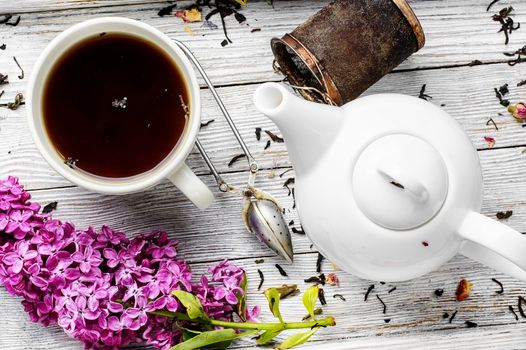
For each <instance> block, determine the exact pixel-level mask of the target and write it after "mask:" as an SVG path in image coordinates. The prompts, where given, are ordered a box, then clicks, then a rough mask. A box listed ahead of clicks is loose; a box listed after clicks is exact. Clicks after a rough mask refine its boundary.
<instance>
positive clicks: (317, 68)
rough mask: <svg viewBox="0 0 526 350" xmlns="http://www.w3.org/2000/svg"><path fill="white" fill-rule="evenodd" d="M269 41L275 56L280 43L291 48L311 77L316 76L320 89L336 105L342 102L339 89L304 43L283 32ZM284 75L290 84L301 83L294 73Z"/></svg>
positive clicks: (311, 98)
mask: <svg viewBox="0 0 526 350" xmlns="http://www.w3.org/2000/svg"><path fill="white" fill-rule="evenodd" d="M270 43H271V46H272V51H273V52H274V55H275V56H278V55H279V54H278V52H277V51H278V50H279V49H280V48H279V46H281V45H284V46H286V47H288V48H289V49H291V50H292V51H293V52H294V53H295V54H296V56H298V57H299V58H300V59H301V61H302V62H303V63H304V64H305V66H306V67H307V68H308V69H309V71H310V72H311V73H312V75H313V77H315V78H316V80H317V81H318V83H319V84H320V86H321V87H322V89H324V90H325V91H324V92H325V93H326V94H327V95H328V96H329V98H330V99H331V100H332V101H333V102H334V103H336V104H338V105H340V104H341V103H342V97H341V95H340V91H339V90H338V88H337V87H336V85H335V84H334V80H333V79H332V78H331V76H330V74H329V73H328V72H327V71H326V70H325V68H324V67H323V66H322V65H321V64H320V62H319V61H318V59H317V58H316V56H314V55H313V54H312V52H310V51H309V49H307V48H306V47H305V45H303V44H302V43H301V42H300V41H299V40H298V39H296V38H295V37H294V36H292V35H291V34H285V35H284V36H283V37H282V38H281V39H278V38H272V40H271V42H270ZM281 49H283V48H281ZM283 68H284V69H285V70H287V69H288V68H287V67H283ZM286 73H288V72H286ZM286 75H287V76H288V77H289V79H290V80H291V83H292V84H294V85H299V86H301V85H302V82H300V81H298V80H297V79H296V77H295V75H294V74H286ZM300 92H301V94H302V95H303V96H304V97H308V98H309V100H313V97H312V95H311V94H310V93H308V92H307V91H303V90H300Z"/></svg>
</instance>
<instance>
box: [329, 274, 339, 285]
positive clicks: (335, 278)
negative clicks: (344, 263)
mask: <svg viewBox="0 0 526 350" xmlns="http://www.w3.org/2000/svg"><path fill="white" fill-rule="evenodd" d="M326 282H327V284H329V285H331V286H340V279H339V278H338V276H336V274H335V273H334V272H331V273H329V274H328V275H327V279H326Z"/></svg>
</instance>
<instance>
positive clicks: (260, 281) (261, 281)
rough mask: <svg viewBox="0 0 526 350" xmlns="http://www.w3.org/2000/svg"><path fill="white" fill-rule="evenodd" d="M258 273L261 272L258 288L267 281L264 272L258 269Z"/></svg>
mask: <svg viewBox="0 0 526 350" xmlns="http://www.w3.org/2000/svg"><path fill="white" fill-rule="evenodd" d="M258 274H259V286H258V290H260V289H261V287H262V286H263V282H265V276H264V275H263V272H262V271H261V270H260V269H258Z"/></svg>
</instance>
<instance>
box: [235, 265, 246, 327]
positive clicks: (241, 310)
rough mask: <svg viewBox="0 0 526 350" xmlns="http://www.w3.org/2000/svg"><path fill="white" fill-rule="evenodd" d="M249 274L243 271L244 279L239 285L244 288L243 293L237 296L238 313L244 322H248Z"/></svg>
mask: <svg viewBox="0 0 526 350" xmlns="http://www.w3.org/2000/svg"><path fill="white" fill-rule="evenodd" d="M247 285H248V281H247V274H246V273H245V272H244V273H243V280H242V281H241V284H240V285H239V286H240V287H241V289H243V294H241V295H238V297H237V314H238V315H239V318H241V320H242V321H243V322H246V320H247Z"/></svg>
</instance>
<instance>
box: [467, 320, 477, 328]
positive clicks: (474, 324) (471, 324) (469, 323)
mask: <svg viewBox="0 0 526 350" xmlns="http://www.w3.org/2000/svg"><path fill="white" fill-rule="evenodd" d="M466 327H468V328H475V327H478V324H476V323H475V322H472V321H466Z"/></svg>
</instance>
